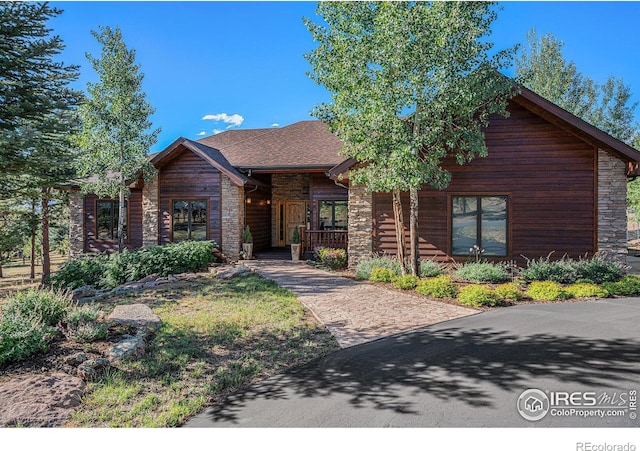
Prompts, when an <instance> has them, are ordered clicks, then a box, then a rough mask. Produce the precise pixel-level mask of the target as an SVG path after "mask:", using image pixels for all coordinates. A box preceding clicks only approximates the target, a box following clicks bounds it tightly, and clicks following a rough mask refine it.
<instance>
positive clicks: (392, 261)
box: [356, 257, 402, 280]
mask: <svg viewBox="0 0 640 451" xmlns="http://www.w3.org/2000/svg"><path fill="white" fill-rule="evenodd" d="M373 268H387V269H390V270H392V271H393V273H394V274H395V275H396V276H399V275H400V274H401V272H402V269H401V268H400V262H399V261H398V260H397V259H396V258H392V257H368V258H363V259H362V260H360V261H359V262H358V266H356V279H358V280H367V279H369V278H370V276H371V270H372V269H373Z"/></svg>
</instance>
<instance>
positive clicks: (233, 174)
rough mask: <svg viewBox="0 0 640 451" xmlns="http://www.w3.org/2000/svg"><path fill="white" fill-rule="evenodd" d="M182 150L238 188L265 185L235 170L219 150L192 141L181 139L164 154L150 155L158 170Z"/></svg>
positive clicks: (163, 152)
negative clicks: (187, 151)
mask: <svg viewBox="0 0 640 451" xmlns="http://www.w3.org/2000/svg"><path fill="white" fill-rule="evenodd" d="M182 148H185V149H188V150H190V151H191V152H193V153H194V154H196V155H198V156H199V157H200V158H202V159H203V160H204V161H206V162H207V163H209V164H210V165H211V166H213V167H214V168H216V169H218V170H219V171H220V172H222V173H223V174H225V175H227V176H228V177H229V179H231V181H232V183H233V184H235V185H236V186H244V185H255V186H260V185H264V184H263V183H261V182H258V181H256V180H253V179H252V178H251V177H248V176H246V175H245V174H243V173H242V172H240V171H239V170H237V169H236V168H234V167H233V166H232V165H231V164H230V163H229V161H227V159H226V158H225V157H224V155H222V154H221V153H220V151H218V150H217V149H213V148H211V147H209V146H206V145H204V144H202V143H199V142H196V141H191V140H190V139H187V138H182V137H180V138H178V139H177V140H175V141H174V142H173V143H172V144H170V145H169V146H168V147H167V148H166V149H164V150H163V151H162V152H158V153H156V154H153V155H150V161H151V163H152V164H153V165H154V166H155V167H156V168H158V167H161V166H163V165H164V164H166V163H167V162H168V161H170V160H172V159H173V158H174V157H175V156H176V155H177V154H178V153H179V152H180V151H181V150H182Z"/></svg>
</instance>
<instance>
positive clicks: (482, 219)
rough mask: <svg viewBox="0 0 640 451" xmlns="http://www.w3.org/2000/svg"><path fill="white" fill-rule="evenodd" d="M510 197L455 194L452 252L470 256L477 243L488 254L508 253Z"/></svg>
mask: <svg viewBox="0 0 640 451" xmlns="http://www.w3.org/2000/svg"><path fill="white" fill-rule="evenodd" d="M508 211H509V209H508V196H452V197H451V254H452V255H454V256H469V255H470V249H471V248H473V246H474V245H476V246H479V247H480V248H482V249H484V252H483V253H482V255H483V256H486V257H506V256H507V254H508V245H507V239H508V236H507V230H508V222H507V221H508V218H507V217H508Z"/></svg>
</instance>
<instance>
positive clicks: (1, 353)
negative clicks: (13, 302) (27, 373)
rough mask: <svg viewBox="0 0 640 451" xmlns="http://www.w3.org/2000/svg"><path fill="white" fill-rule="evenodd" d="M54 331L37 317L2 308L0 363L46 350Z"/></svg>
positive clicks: (15, 360)
mask: <svg viewBox="0 0 640 451" xmlns="http://www.w3.org/2000/svg"><path fill="white" fill-rule="evenodd" d="M55 332H56V329H55V328H54V327H50V326H47V325H46V324H44V323H43V322H42V320H40V319H39V318H36V317H33V316H32V317H28V316H23V315H21V314H20V313H19V312H17V311H15V310H13V311H9V312H7V311H5V310H3V311H2V316H0V365H2V364H4V363H9V362H17V361H20V360H24V359H26V358H27V357H29V356H31V355H33V354H36V353H37V352H44V351H46V350H47V348H48V342H49V340H50V339H51V337H53V336H54V334H55Z"/></svg>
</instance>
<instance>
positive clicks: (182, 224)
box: [171, 200, 207, 242]
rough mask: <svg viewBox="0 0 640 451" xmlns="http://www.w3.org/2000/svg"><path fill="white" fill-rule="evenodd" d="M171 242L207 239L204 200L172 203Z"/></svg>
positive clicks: (205, 205) (205, 204)
mask: <svg viewBox="0 0 640 451" xmlns="http://www.w3.org/2000/svg"><path fill="white" fill-rule="evenodd" d="M171 231H172V237H171V240H172V241H173V242H178V241H185V240H193V241H205V240H206V239H207V201H206V200H174V201H173V222H172V230H171Z"/></svg>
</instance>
